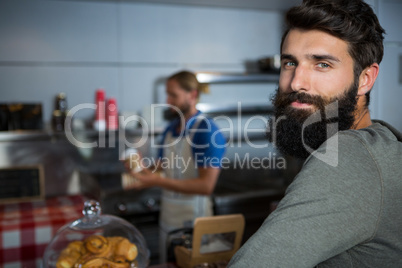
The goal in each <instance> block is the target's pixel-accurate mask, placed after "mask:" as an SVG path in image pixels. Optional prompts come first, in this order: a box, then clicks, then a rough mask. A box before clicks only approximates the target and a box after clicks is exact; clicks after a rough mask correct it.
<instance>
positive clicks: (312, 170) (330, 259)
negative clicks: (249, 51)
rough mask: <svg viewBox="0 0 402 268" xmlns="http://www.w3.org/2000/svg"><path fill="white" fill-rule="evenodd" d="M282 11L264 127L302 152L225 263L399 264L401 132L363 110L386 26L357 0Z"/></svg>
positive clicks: (316, 0) (326, 0)
mask: <svg viewBox="0 0 402 268" xmlns="http://www.w3.org/2000/svg"><path fill="white" fill-rule="evenodd" d="M286 20H287V24H288V30H287V31H286V32H285V34H284V36H283V39H282V44H281V64H282V65H281V74H280V81H279V89H278V91H277V94H276V96H275V97H274V99H273V100H274V105H275V107H276V114H275V115H276V116H275V118H273V119H272V120H271V121H270V124H269V129H268V134H269V137H270V139H271V140H272V141H273V142H274V143H275V144H276V146H277V147H278V148H279V149H280V150H281V151H282V152H283V153H284V154H288V155H291V156H295V157H298V158H303V159H305V161H304V164H303V167H302V169H301V171H300V172H299V173H298V174H297V176H296V177H295V179H294V181H293V182H292V183H291V184H290V185H289V187H288V189H287V191H286V194H285V197H284V198H283V199H282V200H281V202H280V203H279V205H278V207H277V209H276V210H275V211H274V212H273V213H272V214H270V215H269V217H268V218H267V219H266V220H265V222H264V223H263V224H262V226H261V227H260V229H259V230H258V231H257V232H256V233H255V234H254V235H253V236H252V237H251V238H250V239H249V240H248V241H247V242H246V243H245V244H244V245H243V246H242V247H241V248H240V250H239V251H238V252H237V253H236V255H235V256H234V257H233V258H232V260H231V262H230V263H229V267H240V268H243V267H298V268H300V267H342V268H344V267H402V258H401V256H402V229H401V226H402V165H401V164H402V142H401V140H402V137H401V134H400V133H398V132H397V131H396V130H395V129H393V128H392V127H391V126H389V125H387V124H386V123H385V122H380V121H375V120H371V117H370V111H369V109H368V105H369V101H370V90H371V89H372V87H373V84H374V82H375V80H376V78H377V75H378V72H379V64H380V62H381V60H382V56H383V34H384V33H385V31H384V30H383V28H382V27H381V26H380V24H379V22H378V19H377V17H376V15H375V14H374V12H373V10H372V9H371V7H370V6H369V5H367V4H366V3H364V1H362V0H305V1H303V3H302V4H301V5H300V6H298V7H294V8H292V9H290V10H289V11H288V13H287V14H286Z"/></svg>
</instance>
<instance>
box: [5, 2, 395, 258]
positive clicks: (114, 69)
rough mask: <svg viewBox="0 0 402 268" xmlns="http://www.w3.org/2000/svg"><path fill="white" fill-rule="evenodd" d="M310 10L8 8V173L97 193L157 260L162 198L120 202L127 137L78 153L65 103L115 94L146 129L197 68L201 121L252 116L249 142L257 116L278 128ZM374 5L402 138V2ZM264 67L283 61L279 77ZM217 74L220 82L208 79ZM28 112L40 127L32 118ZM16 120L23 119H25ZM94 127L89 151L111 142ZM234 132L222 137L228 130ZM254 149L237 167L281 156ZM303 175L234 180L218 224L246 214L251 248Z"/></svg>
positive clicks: (85, 131)
mask: <svg viewBox="0 0 402 268" xmlns="http://www.w3.org/2000/svg"><path fill="white" fill-rule="evenodd" d="M300 2H301V1H300V0H282V1H276V0H248V1H243V0H231V1H225V0H208V1H207V0H148V1H145V0H144V1H136V0H120V1H119V0H110V1H108V0H2V1H0V36H1V42H0V96H1V97H0V107H1V115H2V117H1V120H2V121H1V131H0V168H9V167H18V166H24V165H37V164H40V165H43V167H44V178H45V190H44V191H45V192H44V195H45V196H46V197H54V196H63V195H71V194H85V195H92V196H94V197H95V198H98V199H100V200H101V201H102V202H103V208H104V211H105V212H106V213H111V214H115V215H118V216H121V217H124V218H126V219H128V220H130V221H131V222H133V223H134V224H135V225H136V226H138V227H139V229H140V230H141V231H142V232H143V233H144V236H145V238H146V239H147V242H148V245H149V247H150V249H151V252H152V257H153V258H154V259H157V254H158V253H157V247H156V243H157V237H156V236H157V231H156V230H157V215H158V201H159V199H158V195H159V192H158V191H156V190H147V191H145V192H129V193H122V192H119V191H118V190H114V191H112V190H111V189H112V188H113V187H115V185H112V184H113V183H112V184H111V181H118V180H119V176H120V173H121V171H122V165H121V163H120V162H119V161H118V156H119V153H121V150H119V148H121V147H119V146H120V145H121V143H122V140H121V139H119V137H118V133H114V132H113V133H112V132H107V133H106V134H104V135H105V136H103V137H104V138H105V139H104V141H105V143H104V146H103V148H100V146H98V147H95V148H90V149H88V148H79V147H77V146H74V145H73V144H71V143H70V142H69V140H67V139H66V137H65V136H64V134H63V133H64V132H63V131H57V120H58V119H59V117H58V116H60V114H58V113H57V111H58V110H60V97H61V99H62V101H63V95H60V93H64V97H65V100H66V103H65V104H66V105H67V107H66V109H67V110H71V109H73V108H74V107H77V105H80V104H95V102H96V101H95V92H96V90H97V89H103V90H104V92H105V100H106V99H109V98H113V99H115V101H116V105H117V111H118V115H122V116H125V117H126V118H127V117H128V116H132V115H138V116H140V117H141V118H142V119H141V120H144V121H143V122H142V123H143V124H144V123H147V122H149V120H150V118H151V104H163V103H165V95H164V94H165V93H164V79H165V78H166V77H168V76H169V75H171V74H172V73H174V72H176V71H179V70H183V69H186V70H190V71H194V72H196V73H198V74H199V78H200V80H202V79H203V80H202V81H200V82H204V83H206V85H207V86H208V94H205V95H202V96H201V99H200V106H199V108H200V109H201V110H203V111H204V112H206V113H209V114H210V115H211V116H217V115H228V116H233V117H237V115H238V114H239V106H241V112H240V114H241V119H239V118H234V120H240V121H241V122H242V123H241V124H239V125H237V126H240V129H236V131H241V129H242V128H243V127H244V122H245V121H246V120H247V119H248V118H250V116H253V115H262V116H263V117H264V116H265V117H266V116H267V115H268V114H269V112H270V111H271V110H270V105H271V104H270V96H271V94H272V93H273V92H274V91H275V89H276V87H277V80H278V72H277V69H276V66H275V65H274V64H272V62H275V57H274V56H275V55H277V54H279V52H280V41H281V35H282V30H283V14H284V12H285V10H287V9H288V8H289V7H291V6H293V5H296V4H298V3H300ZM367 2H368V3H369V4H371V5H372V6H373V7H374V9H375V11H376V12H377V14H378V16H379V19H380V21H381V23H382V26H383V27H384V28H385V29H386V31H387V35H386V39H385V55H384V59H383V62H382V63H381V65H380V66H381V70H380V75H379V78H378V80H377V82H376V84H375V88H374V89H373V90H372V93H371V96H372V98H371V104H370V110H371V113H372V118H376V119H382V120H385V121H387V122H389V123H391V124H392V125H393V126H394V127H396V128H397V129H399V130H400V131H402V119H401V114H402V105H401V104H400V101H401V99H402V33H401V32H400V25H402V16H401V15H400V14H401V12H402V2H401V1H400V0H367ZM263 60H271V61H270V62H269V64H268V67H267V68H264V66H262V63H264V62H263ZM265 67H266V66H265ZM210 73H213V74H214V75H212V76H205V74H210ZM58 97H59V99H58V101H59V102H57V103H56V100H57V98H58ZM239 102H240V104H239ZM63 103H64V102H63ZM58 105H59V106H58ZM63 105H64V104H63ZM21 107H24V109H25V110H26V114H28V115H27V116H28V117H29V116H30V117H29V118H28V119H27V117H25V119H21V118H23V117H24V115H23V112H21V109H22V108H21ZM91 107H92V106H91ZM10 111H11V112H15V113H14V118H13V117H12V116H11V117H10V114H11V112H10ZM16 111H17V112H16ZM18 111H19V112H18ZM33 115H35V116H33ZM94 119H95V110H94V109H93V108H86V109H82V110H79V111H78V112H77V113H75V114H74V117H73V120H72V121H73V131H75V133H76V136H75V137H76V138H77V139H78V140H80V141H82V142H94V141H95V142H99V141H100V139H99V136H100V134H99V132H97V131H95V130H94V128H93V125H92V123H93V121H94ZM257 121H258V120H257ZM224 123H225V122H223V125H221V126H222V127H227V126H225V125H224ZM254 123H255V126H253V128H255V129H257V130H263V129H264V120H260V121H259V122H254ZM164 124H165V120H164V119H163V111H162V110H157V111H156V121H155V127H156V129H155V131H147V133H145V135H147V136H148V137H153V138H157V136H158V134H159V133H158V130H160V129H161V128H162V127H163V126H164ZM17 130H18V131H17ZM21 130H22V131H21ZM120 131H123V132H124V133H125V134H124V139H127V140H128V141H130V142H135V141H137V140H138V138H139V137H140V136H141V135H142V134H143V133H144V129H143V128H141V124H140V122H133V124H130V125H127V126H126V128H125V129H124V128H123V126H121V125H120ZM253 135H254V136H253ZM235 136H236V137H237V138H236V139H233V140H231V142H232V144H239V141H243V143H244V137H240V136H238V135H235ZM251 136H252V139H253V141H254V142H255V144H266V143H267V142H266V141H265V139H264V137H263V133H261V131H260V133H259V134H251ZM109 137H112V139H109ZM124 146H126V147H127V144H125V145H124ZM124 146H123V147H124ZM151 147H152V146H150V144H148V143H147V144H145V145H144V146H143V147H142V148H140V151H141V152H142V153H143V154H144V155H153V154H154V153H155V152H154V151H153V148H151ZM251 147H252V146H251ZM251 147H250V146H246V145H245V146H243V145H242V146H237V147H235V148H229V149H228V157H229V158H230V159H231V160H233V159H234V155H235V154H237V155H241V156H242V157H244V156H245V154H246V153H251V154H252V156H256V157H259V158H264V157H271V158H279V157H280V155H279V153H278V152H276V151H275V148H273V147H272V146H268V147H265V148H262V149H256V148H251ZM252 156H251V157H252ZM271 164H272V163H271ZM272 165H274V164H272ZM298 165H299V163H297V161H296V162H293V160H291V159H287V165H286V168H285V169H281V168H275V167H270V168H266V169H258V170H254V169H252V168H242V169H240V170H239V169H237V170H234V168H233V167H232V168H231V169H229V170H225V171H223V172H222V175H221V177H222V178H220V180H219V183H218V186H217V190H216V194H215V205H216V207H215V209H216V213H217V214H228V213H237V212H240V213H243V214H245V216H246V232H245V239H246V238H247V237H248V236H249V235H251V234H252V233H253V232H254V230H255V229H256V228H258V226H259V224H260V223H261V222H262V220H263V219H264V218H265V217H266V215H267V213H269V211H268V212H267V204H268V206H271V207H272V208H271V209H274V207H275V202H276V201H277V200H279V199H280V197H281V195H282V194H283V189H284V187H286V185H287V184H288V183H289V181H290V180H291V179H292V176H293V175H294V174H295V172H296V171H297V169H298ZM111 185H112V186H113V187H112V186H111ZM113 189H114V188H113ZM2 195H3V196H2V197H3V198H4V197H7V196H6V193H2Z"/></svg>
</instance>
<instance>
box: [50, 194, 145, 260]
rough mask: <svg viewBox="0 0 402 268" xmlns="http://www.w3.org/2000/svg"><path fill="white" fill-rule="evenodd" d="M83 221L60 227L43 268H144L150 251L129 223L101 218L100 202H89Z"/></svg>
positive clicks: (104, 216)
mask: <svg viewBox="0 0 402 268" xmlns="http://www.w3.org/2000/svg"><path fill="white" fill-rule="evenodd" d="M82 213H83V215H84V217H82V218H80V219H78V220H75V221H73V222H72V223H68V224H66V225H64V226H63V227H61V228H60V229H59V230H58V231H57V233H56V234H55V236H54V237H53V239H52V240H51V241H50V243H49V244H48V245H47V247H46V250H45V253H44V255H43V267H44V268H59V267H60V268H69V267H71V268H72V267H74V268H89V267H113V268H125V267H129V268H145V267H147V266H148V264H149V255H150V254H149V250H148V248H147V245H146V242H145V239H144V237H143V236H142V234H141V233H140V232H139V231H138V230H137V228H135V227H134V225H132V224H131V223H129V222H127V221H126V220H124V219H122V218H119V217H116V216H112V215H101V207H100V204H99V202H97V201H94V200H89V201H86V202H85V204H84V209H83V211H82Z"/></svg>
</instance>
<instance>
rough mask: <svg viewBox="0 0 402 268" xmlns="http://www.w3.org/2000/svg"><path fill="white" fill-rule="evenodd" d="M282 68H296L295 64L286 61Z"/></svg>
mask: <svg viewBox="0 0 402 268" xmlns="http://www.w3.org/2000/svg"><path fill="white" fill-rule="evenodd" d="M283 66H285V67H292V66H296V63H294V62H293V61H287V62H284V63H283Z"/></svg>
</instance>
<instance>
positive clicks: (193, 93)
mask: <svg viewBox="0 0 402 268" xmlns="http://www.w3.org/2000/svg"><path fill="white" fill-rule="evenodd" d="M190 92H191V98H192V99H194V100H198V90H197V89H193V90H191V91H190Z"/></svg>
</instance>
